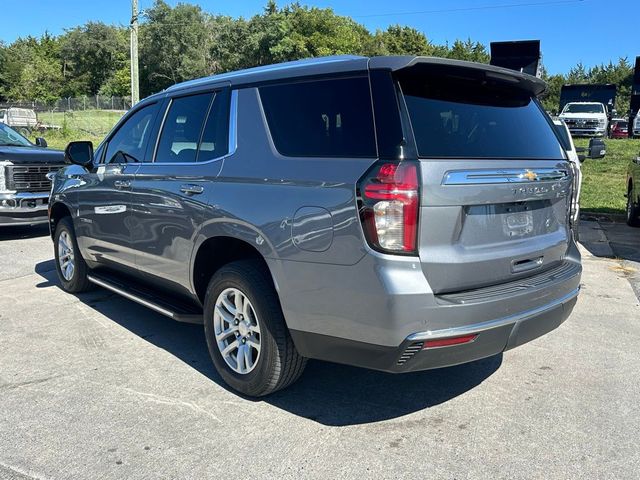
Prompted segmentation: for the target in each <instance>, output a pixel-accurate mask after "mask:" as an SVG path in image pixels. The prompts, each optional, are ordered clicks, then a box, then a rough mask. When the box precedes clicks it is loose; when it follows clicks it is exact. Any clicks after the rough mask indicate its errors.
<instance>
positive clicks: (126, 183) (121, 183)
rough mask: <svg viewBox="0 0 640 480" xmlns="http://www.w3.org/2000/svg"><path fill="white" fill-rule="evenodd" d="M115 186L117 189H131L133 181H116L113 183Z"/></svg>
mask: <svg viewBox="0 0 640 480" xmlns="http://www.w3.org/2000/svg"><path fill="white" fill-rule="evenodd" d="M113 186H114V187H116V188H129V187H130V186H131V181H129V180H116V181H114V182H113Z"/></svg>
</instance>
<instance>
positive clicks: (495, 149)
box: [395, 64, 572, 293]
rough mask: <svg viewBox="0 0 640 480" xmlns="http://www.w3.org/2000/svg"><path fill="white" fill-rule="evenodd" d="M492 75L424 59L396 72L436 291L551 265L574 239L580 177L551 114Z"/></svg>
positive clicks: (428, 271) (423, 243)
mask: <svg viewBox="0 0 640 480" xmlns="http://www.w3.org/2000/svg"><path fill="white" fill-rule="evenodd" d="M489 68H490V67H489ZM486 73H487V72H484V71H483V70H481V69H478V68H477V67H474V68H470V69H465V68H463V67H460V66H455V68H453V67H452V68H451V69H447V68H444V67H442V66H441V65H440V66H438V67H437V68H430V66H429V65H424V64H417V65H414V66H411V67H408V68H405V69H402V70H400V71H397V72H396V73H395V77H396V79H397V81H398V83H399V86H400V89H401V91H402V97H403V104H404V106H405V107H406V112H407V114H408V119H409V122H410V126H411V132H412V134H413V136H414V138H415V145H416V147H417V153H418V158H419V163H420V176H421V187H422V188H421V194H420V195H421V205H420V217H419V236H418V243H419V245H418V253H419V256H420V260H421V263H422V269H423V271H424V274H425V275H426V277H427V278H428V280H429V283H430V285H431V287H432V289H433V291H434V293H446V292H454V291H462V290H469V289H474V288H480V287H484V286H487V285H494V284H498V283H504V282H509V281H512V280H520V279H522V278H523V277H527V276H531V275H535V274H538V273H540V272H541V271H543V270H545V269H549V268H553V267H554V266H557V265H559V264H560V263H561V262H562V261H563V258H564V256H565V254H566V252H567V249H568V246H569V242H570V238H571V232H570V228H569V215H570V205H571V202H570V199H571V188H572V186H571V183H572V174H571V169H570V166H569V164H568V162H567V161H566V157H565V153H564V151H563V149H562V147H561V145H560V143H559V141H558V139H557V137H556V134H555V133H554V131H553V126H552V123H551V121H550V119H549V118H548V116H547V115H546V114H545V113H544V112H543V110H542V109H541V107H540V106H539V104H538V102H537V101H536V100H535V93H536V92H534V91H532V90H531V88H528V89H527V88H523V87H522V82H520V83H517V82H512V81H510V79H509V76H508V75H501V74H495V73H494V74H491V75H487V74H486ZM489 73H492V72H491V71H490V70H489ZM516 75H519V74H516Z"/></svg>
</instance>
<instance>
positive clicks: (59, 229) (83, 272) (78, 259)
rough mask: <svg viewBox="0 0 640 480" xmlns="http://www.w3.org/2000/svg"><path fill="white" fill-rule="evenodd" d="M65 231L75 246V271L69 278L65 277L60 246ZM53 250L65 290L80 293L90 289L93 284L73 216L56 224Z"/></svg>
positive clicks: (59, 276)
mask: <svg viewBox="0 0 640 480" xmlns="http://www.w3.org/2000/svg"><path fill="white" fill-rule="evenodd" d="M63 233H66V234H67V238H69V239H70V240H71V244H72V247H73V264H74V268H73V273H72V274H71V276H70V278H68V279H67V278H65V275H64V274H63V272H62V269H61V266H60V249H59V248H58V245H59V242H60V236H61V235H63ZM53 251H54V255H55V262H56V272H58V279H59V280H60V283H61V285H62V288H63V290H64V291H65V292H69V293H80V292H86V291H87V290H90V289H91V287H92V284H91V283H90V282H89V280H88V279H87V273H88V271H89V268H88V267H87V264H86V263H85V261H84V258H82V255H81V254H80V249H79V248H78V242H77V241H76V234H75V230H74V228H73V222H72V220H71V217H64V218H62V219H61V220H60V221H59V222H58V224H57V225H56V231H55V233H54V235H53Z"/></svg>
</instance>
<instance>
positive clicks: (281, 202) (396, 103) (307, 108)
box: [49, 56, 581, 396]
mask: <svg viewBox="0 0 640 480" xmlns="http://www.w3.org/2000/svg"><path fill="white" fill-rule="evenodd" d="M544 88H545V85H544V83H543V82H542V81H540V80H538V79H536V78H534V77H532V76H529V75H525V74H521V73H518V72H514V71H511V70H506V69H502V68H498V67H492V66H488V65H481V64H476V63H469V62H461V61H452V60H443V59H437V58H425V57H408V56H407V57H376V58H364V57H352V56H349V57H331V58H319V59H313V60H305V61H298V62H291V63H285V64H280V65H272V66H267V67H260V68H255V69H249V70H245V71H240V72H235V73H229V74H224V75H216V76H213V77H208V78H203V79H199V80H194V81H190V82H186V83H182V84H179V85H175V86H173V87H171V88H169V89H167V90H166V91H163V92H161V93H159V94H156V95H153V96H151V97H149V98H147V99H145V100H144V101H142V102H140V103H139V104H138V105H136V106H135V107H134V108H132V109H131V111H129V112H128V113H127V114H126V115H125V116H124V117H123V118H122V120H121V121H120V122H119V123H118V124H117V125H116V127H115V128H114V129H113V131H112V132H111V133H110V134H109V135H108V136H107V137H106V139H105V140H104V142H102V144H101V145H100V146H99V147H98V148H97V149H96V150H95V152H94V151H93V147H92V145H91V144H90V143H89V142H74V143H71V144H69V146H68V147H67V150H66V159H67V161H68V162H69V163H72V165H70V166H68V167H67V168H66V169H64V170H61V171H60V172H58V174H57V175H56V177H55V179H54V186H53V190H52V193H51V200H50V203H49V206H50V212H49V218H50V224H51V233H52V237H53V242H54V251H55V258H56V265H57V269H58V274H59V278H60V282H61V284H62V286H63V288H64V289H65V290H66V291H68V292H81V291H83V290H86V289H87V288H89V287H90V286H92V285H99V286H101V287H104V288H106V289H109V290H111V291H114V292H117V293H119V294H121V295H123V296H125V297H127V298H129V299H131V300H133V301H136V302H139V303H141V304H143V305H146V306H148V307H149V308H151V309H153V310H155V311H157V312H160V313H162V314H164V315H166V316H168V317H171V318H172V319H174V320H178V321H183V322H193V323H201V324H204V331H205V336H206V340H207V344H208V348H209V352H210V354H211V358H212V360H213V363H214V364H215V367H216V369H217V371H218V372H219V373H220V375H221V376H222V378H223V379H224V380H225V382H227V383H228V384H229V385H230V386H231V387H233V388H234V389H236V390H238V391H240V392H242V393H243V394H246V395H251V396H261V395H266V394H269V393H271V392H274V391H276V390H278V389H281V388H284V387H286V386H288V385H290V384H291V383H292V382H294V381H295V380H296V379H297V378H298V377H300V375H301V374H302V371H303V369H304V366H305V362H306V359H307V358H314V359H321V360H326V361H331V362H338V363H344V364H349V365H356V366H361V367H366V368H372V369H377V370H383V371H387V372H410V371H416V370H425V369H430V368H435V367H443V366H447V365H455V364H460V363H464V362H469V361H472V360H476V359H480V358H483V357H487V356H490V355H495V354H498V353H500V352H502V351H505V350H508V349H510V348H513V347H515V346H518V345H521V344H523V343H525V342H528V341H530V340H532V339H534V338H536V337H538V336H540V335H542V334H544V333H546V332H549V331H550V330H553V329H554V328H556V327H557V326H558V325H560V324H561V323H562V322H563V321H564V320H565V319H566V318H567V317H568V315H569V314H570V312H571V310H572V308H573V306H574V304H575V302H576V298H577V295H578V292H579V284H580V275H581V265H580V255H579V253H578V250H577V248H576V245H575V243H574V240H573V235H572V232H571V224H570V218H571V213H572V212H571V208H572V206H571V194H572V192H571V188H572V175H571V167H570V165H569V163H568V162H567V158H566V154H565V152H564V150H563V148H562V147H561V145H560V142H559V140H558V138H557V137H556V134H555V133H554V127H553V123H552V121H551V120H550V118H549V117H548V116H547V115H546V114H545V113H544V111H543V110H542V108H541V107H540V104H539V103H538V101H537V100H536V96H537V95H539V94H540V93H541V92H542V91H543V90H544Z"/></svg>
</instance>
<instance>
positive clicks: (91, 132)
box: [38, 110, 124, 150]
mask: <svg viewBox="0 0 640 480" xmlns="http://www.w3.org/2000/svg"><path fill="white" fill-rule="evenodd" d="M122 115H124V111H119V110H81V111H77V112H41V113H38V120H39V121H40V122H42V123H44V124H47V125H56V126H58V127H60V129H59V130H46V131H45V132H44V133H40V134H39V135H42V136H44V137H45V138H46V139H47V143H48V144H49V146H50V147H51V148H58V149H61V150H62V149H64V148H65V147H66V146H67V143H69V142H72V141H74V140H90V141H92V142H93V145H94V147H97V146H98V144H99V143H100V142H101V141H102V139H103V138H104V137H105V135H106V134H107V133H109V131H110V130H111V128H112V127H113V126H114V125H115V124H116V122H117V121H118V120H120V118H121V117H122Z"/></svg>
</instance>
